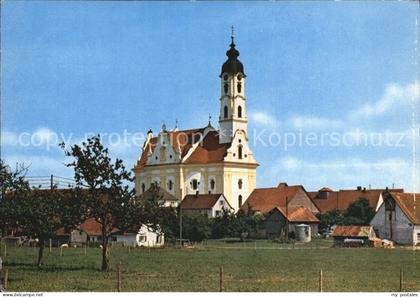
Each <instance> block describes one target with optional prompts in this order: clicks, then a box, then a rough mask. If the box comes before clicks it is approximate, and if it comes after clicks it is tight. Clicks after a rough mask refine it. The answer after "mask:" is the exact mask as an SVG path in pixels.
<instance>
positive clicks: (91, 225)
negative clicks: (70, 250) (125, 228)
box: [70, 218, 116, 244]
mask: <svg viewBox="0 0 420 297" xmlns="http://www.w3.org/2000/svg"><path fill="white" fill-rule="evenodd" d="M115 231H116V229H115ZM70 242H71V243H76V244H85V243H88V244H90V243H93V244H100V243H101V242H102V225H101V224H100V223H98V222H97V221H96V220H95V219H94V218H88V219H86V220H85V221H84V222H83V223H82V224H81V225H80V226H79V227H78V228H76V229H74V230H72V231H71V232H70Z"/></svg>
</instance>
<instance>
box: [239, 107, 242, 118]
mask: <svg viewBox="0 0 420 297" xmlns="http://www.w3.org/2000/svg"><path fill="white" fill-rule="evenodd" d="M238 118H242V107H241V106H238Z"/></svg>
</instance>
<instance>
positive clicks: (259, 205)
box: [241, 183, 319, 215]
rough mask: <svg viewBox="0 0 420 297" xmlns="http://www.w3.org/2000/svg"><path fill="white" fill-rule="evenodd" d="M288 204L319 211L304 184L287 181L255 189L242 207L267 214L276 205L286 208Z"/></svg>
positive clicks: (291, 206)
mask: <svg viewBox="0 0 420 297" xmlns="http://www.w3.org/2000/svg"><path fill="white" fill-rule="evenodd" d="M286 204H287V205H288V207H289V208H293V207H295V208H296V207H305V208H307V209H308V210H309V211H311V212H312V213H314V214H317V213H318V212H319V209H318V207H317V206H316V204H315V203H314V202H313V201H312V198H311V197H310V196H309V195H308V193H307V192H306V190H305V189H304V187H303V186H301V185H297V186H288V185H287V184H286V183H280V184H279V185H278V186H277V187H274V188H259V189H254V191H252V193H251V195H250V196H249V197H248V199H247V200H246V201H245V203H244V204H243V205H242V207H241V209H242V210H243V211H244V212H248V210H249V209H252V210H253V211H256V212H260V213H261V214H264V215H265V214H267V213H269V212H270V211H271V210H273V209H274V208H276V207H280V208H286Z"/></svg>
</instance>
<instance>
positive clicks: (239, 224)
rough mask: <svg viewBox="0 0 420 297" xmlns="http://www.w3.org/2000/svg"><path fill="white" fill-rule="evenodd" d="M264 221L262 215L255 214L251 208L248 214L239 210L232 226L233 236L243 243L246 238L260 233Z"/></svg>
mask: <svg viewBox="0 0 420 297" xmlns="http://www.w3.org/2000/svg"><path fill="white" fill-rule="evenodd" d="M263 219H264V218H263V216H262V215H260V214H258V213H256V212H254V211H253V210H252V209H251V208H249V209H248V212H246V213H245V212H244V211H243V210H239V211H238V212H237V213H236V217H235V220H234V221H233V223H232V226H231V235H232V236H235V237H239V238H240V239H241V240H242V241H243V240H245V238H246V237H248V238H249V237H251V235H252V233H256V232H257V231H258V228H259V226H260V223H261V222H262V221H263Z"/></svg>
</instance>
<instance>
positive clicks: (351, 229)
mask: <svg viewBox="0 0 420 297" xmlns="http://www.w3.org/2000/svg"><path fill="white" fill-rule="evenodd" d="M332 236H333V238H334V246H367V245H369V240H373V239H375V238H376V234H375V231H374V230H373V228H372V227H371V226H337V227H336V228H335V229H334V232H333V235H332Z"/></svg>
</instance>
